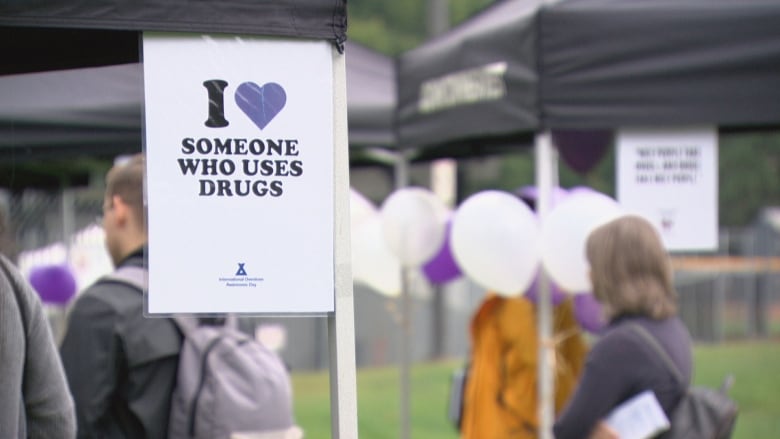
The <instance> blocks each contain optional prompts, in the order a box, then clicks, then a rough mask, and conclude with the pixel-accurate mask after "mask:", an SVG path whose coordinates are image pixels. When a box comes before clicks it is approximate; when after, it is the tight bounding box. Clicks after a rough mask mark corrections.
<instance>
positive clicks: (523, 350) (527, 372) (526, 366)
mask: <svg viewBox="0 0 780 439" xmlns="http://www.w3.org/2000/svg"><path fill="white" fill-rule="evenodd" d="M553 331H554V338H553V340H552V341H551V342H552V343H554V344H555V358H556V361H555V366H554V367H555V383H556V386H555V395H554V398H555V410H556V413H559V412H560V411H561V410H562V409H563V407H564V405H565V404H566V402H567V401H568V399H569V398H570V397H571V395H572V393H573V392H574V388H575V386H576V385H577V380H578V378H579V376H580V372H581V370H582V367H583V362H584V360H585V355H586V354H587V345H586V343H585V339H584V337H583V335H582V331H581V328H580V327H579V325H578V323H577V320H576V318H575V315H574V301H573V299H572V298H571V297H569V298H566V299H565V300H563V301H562V302H561V303H559V304H557V305H555V307H554V309H553ZM471 338H472V353H471V356H470V357H471V358H470V365H469V372H468V378H467V381H466V388H465V393H464V399H463V417H462V421H461V437H462V438H464V439H526V438H527V439H532V438H536V437H539V434H538V428H539V420H538V391H537V381H538V379H537V375H538V366H537V364H538V353H539V343H540V341H539V337H538V332H537V327H536V305H535V304H534V303H533V302H532V301H531V300H529V299H528V298H526V297H523V296H520V297H502V296H498V295H496V294H491V293H489V294H488V296H487V297H486V298H485V300H484V301H483V302H482V305H480V307H479V308H478V310H477V311H476V313H475V314H474V317H473V318H472V321H471Z"/></svg>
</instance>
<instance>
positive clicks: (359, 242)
mask: <svg viewBox="0 0 780 439" xmlns="http://www.w3.org/2000/svg"><path fill="white" fill-rule="evenodd" d="M352 279H353V280H354V281H355V282H361V283H364V284H365V285H368V286H369V287H371V288H373V289H374V290H376V291H378V292H379V293H381V294H384V295H385V296H389V297H396V296H398V295H400V294H401V264H400V263H399V262H398V258H396V257H395V255H393V254H392V253H391V252H390V250H389V249H388V248H387V244H386V243H385V239H384V234H383V233H382V219H381V218H380V216H379V214H378V213H377V214H376V215H373V216H370V217H367V218H365V220H364V221H363V222H362V223H361V224H360V225H359V226H358V227H356V228H353V229H352Z"/></svg>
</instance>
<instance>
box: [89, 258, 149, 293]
mask: <svg viewBox="0 0 780 439" xmlns="http://www.w3.org/2000/svg"><path fill="white" fill-rule="evenodd" d="M148 275H149V272H148V271H147V270H146V268H144V267H136V266H127V265H126V266H124V267H119V268H117V269H116V270H115V271H114V272H113V273H109V274H107V275H105V276H103V277H101V278H100V281H101V282H119V283H122V284H125V285H130V286H131V287H134V288H136V289H137V290H139V292H141V293H143V292H144V291H146V285H147V276H148Z"/></svg>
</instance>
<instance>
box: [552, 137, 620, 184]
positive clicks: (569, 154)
mask: <svg viewBox="0 0 780 439" xmlns="http://www.w3.org/2000/svg"><path fill="white" fill-rule="evenodd" d="M612 137H613V135H612V131H609V130H553V131H552V140H553V143H554V144H555V146H556V148H557V149H558V152H559V153H560V154H561V158H562V159H563V161H564V162H565V163H566V164H567V165H569V167H570V168H571V169H572V170H574V171H575V172H577V173H578V174H580V175H585V174H587V173H588V172H589V171H590V170H591V169H593V168H594V167H596V165H598V164H599V162H600V161H601V159H602V158H603V157H604V156H605V155H606V153H607V151H608V150H609V147H610V146H611V145H612Z"/></svg>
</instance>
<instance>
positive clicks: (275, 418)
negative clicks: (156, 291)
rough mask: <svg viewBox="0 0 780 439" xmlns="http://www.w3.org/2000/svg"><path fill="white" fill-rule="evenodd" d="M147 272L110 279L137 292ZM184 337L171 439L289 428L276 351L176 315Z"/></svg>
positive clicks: (285, 380)
mask: <svg viewBox="0 0 780 439" xmlns="http://www.w3.org/2000/svg"><path fill="white" fill-rule="evenodd" d="M146 274H147V273H146V270H144V269H141V268H137V267H123V268H120V269H119V270H117V271H116V272H114V273H113V274H111V275H109V276H107V279H109V280H115V281H121V282H124V283H127V284H130V285H133V286H135V287H137V288H139V289H141V290H142V291H144V290H145V285H146ZM173 320H174V321H175V322H176V324H177V326H178V327H179V329H180V330H181V332H182V334H183V335H184V343H183V345H182V349H181V353H180V356H179V373H178V378H177V383H176V386H175V389H174V393H173V397H172V400H171V412H170V424H169V437H170V438H171V439H185V438H186V439H230V438H231V436H232V435H240V434H242V433H243V434H253V433H254V434H257V433H262V432H270V431H283V430H287V429H290V428H291V427H293V426H294V422H293V408H292V387H291V384H290V375H289V372H288V371H287V368H286V367H285V365H284V363H283V362H282V360H281V359H280V358H279V356H278V355H277V354H275V353H274V352H272V351H270V350H269V349H267V348H266V347H265V346H263V345H262V344H261V343H259V342H258V341H256V340H255V339H254V338H252V337H250V336H248V335H247V334H245V333H243V332H241V331H240V330H239V329H238V327H237V326H238V325H237V321H236V319H235V316H230V317H228V318H227V320H226V322H225V323H224V324H223V325H201V324H199V320H198V319H197V318H196V317H191V316H175V317H174V318H173Z"/></svg>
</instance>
